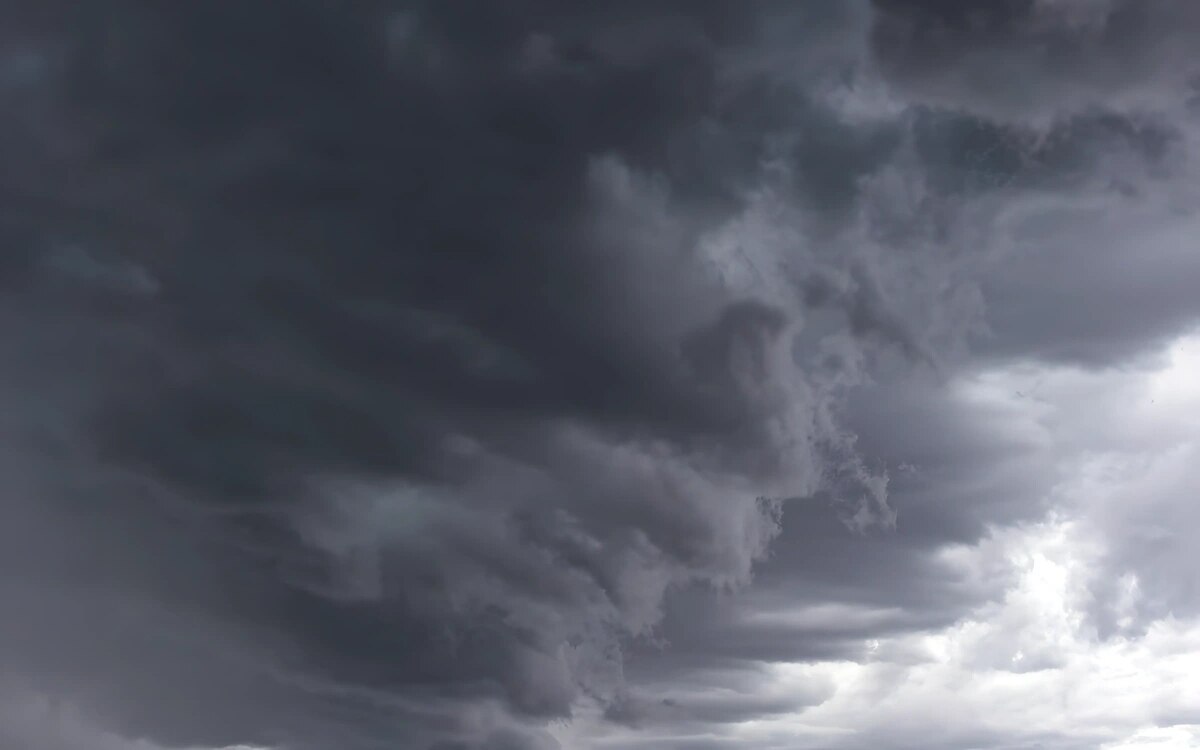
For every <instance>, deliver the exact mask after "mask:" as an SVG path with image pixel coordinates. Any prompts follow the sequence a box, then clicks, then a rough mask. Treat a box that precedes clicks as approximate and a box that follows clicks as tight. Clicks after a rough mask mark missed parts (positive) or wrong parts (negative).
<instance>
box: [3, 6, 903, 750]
mask: <svg viewBox="0 0 1200 750" xmlns="http://www.w3.org/2000/svg"><path fill="white" fill-rule="evenodd" d="M731 8H732V6H727V5H723V4H711V5H696V4H691V3H689V4H687V5H686V10H685V9H684V5H683V4H679V6H678V7H676V6H674V5H670V4H663V5H659V6H656V7H655V8H653V9H648V10H647V9H642V10H638V11H637V12H634V11H632V10H620V9H610V10H605V11H603V12H601V11H599V10H592V11H568V10H565V9H563V8H561V7H559V6H557V5H556V4H552V3H525V4H522V5H521V7H519V8H511V7H510V8H506V9H505V10H504V11H501V10H500V9H499V8H497V7H495V6H493V5H490V4H485V3H477V4H476V3H472V4H457V5H447V4H443V3H429V4H414V5H408V6H398V7H393V6H391V5H387V4H375V3H370V4H361V5H356V6H355V9H354V10H353V11H348V10H346V9H344V8H335V7H334V6H331V5H328V4H323V3H316V2H301V3H288V4H274V3H249V4H247V3H242V2H237V3H235V2H216V3H205V4H199V5H193V4H184V5H172V6H162V7H156V8H151V7H149V6H145V5H143V4H140V3H126V2H112V3H106V4H104V5H102V6H95V7H94V8H92V9H90V10H89V12H87V13H69V12H67V11H66V8H65V7H62V8H60V7H58V6H55V5H53V4H50V5H47V6H44V7H42V8H41V9H39V10H36V11H35V10H33V9H32V8H23V7H9V8H8V9H7V16H8V18H6V21H8V22H9V23H6V24H5V25H6V29H8V30H7V31H6V34H7V35H8V36H10V37H11V38H13V39H16V40H19V41H20V43H21V47H20V49H18V50H17V52H14V53H13V54H12V55H11V56H10V57H9V58H8V59H6V61H5V64H6V65H7V66H8V70H9V72H10V73H11V75H10V76H9V78H8V79H6V80H7V81H8V84H7V88H6V89H5V90H4V95H5V97H6V98H7V99H8V100H9V103H10V104H12V105H13V108H14V109H13V111H14V114H13V115H11V116H8V117H6V118H5V121H4V129H5V134H6V138H5V143H4V151H5V154H6V158H7V159H8V163H9V164H10V165H11V167H12V168H11V169H10V170H9V171H8V172H7V174H6V178H5V185H4V190H5V194H6V196H8V199H7V200H6V208H7V210H6V213H5V217H4V220H5V225H4V226H5V233H6V236H7V237H8V238H9V241H10V244H12V245H13V246H14V247H13V253H12V255H11V256H10V257H9V259H8V260H7V261H6V264H5V269H4V270H5V280H4V281H5V288H6V299H5V306H6V309H8V310H9V311H11V313H12V314H11V315H10V316H9V317H8V321H9V323H7V324H6V326H5V328H6V331H7V332H8V333H10V334H11V335H10V336H8V337H6V345H5V355H6V361H11V362H12V363H13V365H12V367H11V368H10V370H9V373H8V377H9V382H8V383H7V389H6V390H7V393H8V398H9V399H10V400H12V402H13V409H12V410H10V411H8V412H7V414H6V421H5V437H6V438H7V440H8V442H9V443H10V444H11V445H12V446H13V447H12V449H11V451H10V454H9V460H10V461H11V462H12V463H13V472H12V476H13V488H14V489H13V492H14V493H15V494H16V497H14V499H13V500H12V501H11V502H9V503H7V504H6V507H5V511H4V513H5V524H4V527H5V532H4V536H5V542H6V544H5V546H4V554H5V557H6V566H5V570H6V571H7V572H8V574H7V575H6V577H5V592H4V593H5V601H6V609H7V610H11V611H14V612H16V613H18V614H17V615H16V616H14V617H12V618H6V622H5V625H4V629H3V639H2V642H3V653H4V658H5V663H6V664H9V665H11V666H12V667H13V669H14V670H15V671H16V673H17V674H18V675H20V676H22V677H23V678H24V679H25V680H26V681H27V682H28V683H29V684H28V685H27V686H26V688H25V689H28V690H30V691H32V692H33V693H34V694H40V693H46V694H51V695H55V696H60V697H61V698H62V700H64V701H67V702H69V703H70V704H71V705H75V706H79V707H80V709H81V710H84V711H87V712H89V713H90V714H94V715H96V716H97V717H99V721H100V722H101V723H102V724H103V725H104V726H105V727H106V730H107V729H111V730H112V731H116V732H119V733H121V734H125V735H128V736H133V737H140V736H144V737H148V738H149V739H150V740H152V741H154V742H158V743H161V744H164V745H194V744H204V745H222V744H233V743H255V744H262V745H272V744H276V743H284V744H287V745H288V746H296V747H309V746H311V747H327V746H338V747H360V746H361V747H375V746H383V745H393V744H394V743H395V742H397V741H399V742H403V743H408V744H412V743H417V745H418V746H420V745H421V744H425V745H430V746H438V747H474V746H479V747H489V748H491V747H513V748H516V747H541V746H546V745H547V743H551V744H552V742H553V741H552V740H550V739H548V738H546V737H541V738H539V736H538V735H537V734H536V730H535V729H532V728H529V727H524V726H522V725H523V724H524V722H525V721H526V720H527V719H529V720H533V721H534V722H538V721H542V720H545V719H547V718H551V717H562V716H565V715H567V714H568V713H569V712H570V710H571V706H572V703H573V702H574V700H575V699H576V698H577V697H578V696H580V695H583V694H594V695H597V696H606V695H612V694H615V692H614V691H617V690H618V689H619V687H620V683H621V658H620V652H621V648H622V643H621V639H622V638H623V637H624V636H626V635H637V634H644V633H646V632H648V630H649V629H650V628H652V627H653V626H654V625H655V624H656V623H657V622H658V620H659V618H660V610H661V601H662V598H663V596H664V594H665V592H666V591H667V590H669V589H671V588H674V587H678V586H682V585H687V584H692V583H703V584H712V585H717V586H722V587H728V586H734V585H737V584H739V583H742V582H744V581H746V580H747V578H748V576H749V572H750V566H751V564H752V563H753V562H754V561H755V560H756V559H758V558H759V557H761V556H762V555H763V553H764V552H765V549H766V545H767V543H768V542H769V540H770V539H771V538H772V537H773V536H775V535H776V533H777V530H778V512H779V508H778V502H777V501H775V500H770V499H762V498H761V497H760V496H762V495H768V496H771V497H790V496H799V495H807V494H811V493H812V492H813V491H815V490H816V489H818V488H819V487H820V486H821V485H822V483H823V481H824V479H823V477H824V476H825V475H826V474H828V473H829V472H830V471H831V470H837V468H838V466H839V465H840V464H841V463H842V462H849V463H848V464H847V465H851V466H853V465H854V464H853V461H854V460H855V458H854V456H853V454H852V452H851V451H850V450H849V449H848V443H846V441H845V436H844V434H843V433H842V432H841V431H839V430H838V428H837V427H836V425H835V424H834V423H833V422H832V421H831V420H830V415H829V404H828V403H827V399H828V395H827V394H825V393H823V392H820V391H818V390H815V389H813V388H810V387H807V386H806V385H804V383H803V381H802V380H801V381H799V382H798V384H793V383H791V382H788V381H789V380H790V379H792V378H793V375H791V374H789V372H790V371H791V369H792V365H791V363H790V361H789V360H790V354H789V344H790V336H791V334H792V331H793V329H794V327H795V324H796V320H797V319H796V317H795V316H796V313H797V310H796V309H795V308H794V307H793V308H791V309H789V308H787V307H781V306H780V305H778V304H775V303H772V302H766V301H759V300H754V299H740V298H739V296H738V295H735V294H733V293H732V292H731V291H729V290H728V289H727V288H725V287H724V286H723V285H722V284H721V283H720V280H719V279H717V278H713V277H712V276H711V274H710V273H709V270H708V267H707V266H706V265H705V263H704V262H703V261H702V259H700V258H697V257H695V255H694V250H693V248H694V247H695V246H696V245H697V241H698V237H699V233H701V232H703V231H706V230H708V229H710V228H711V227H712V226H713V225H714V224H715V223H719V222H721V221H724V220H725V218H726V217H728V216H730V215H731V212H732V211H734V210H736V209H737V208H738V206H739V205H740V201H741V193H742V191H743V190H744V189H746V188H747V187H749V186H750V185H752V184H754V183H755V182H756V181H757V180H758V179H759V178H758V176H757V175H758V173H759V171H760V162H761V161H762V160H763V159H764V158H765V154H766V141H767V138H766V136H767V135H768V131H770V130H772V129H774V130H782V129H786V128H791V127H794V123H795V118H796V117H797V116H799V117H800V118H801V120H804V119H806V118H807V119H811V120H812V121H813V122H814V127H813V130H814V132H823V133H825V134H826V135H825V136H823V137H826V138H828V137H832V136H831V135H830V134H832V133H834V132H836V129H837V127H838V123H837V119H836V118H835V117H834V116H833V115H828V114H823V113H822V112H821V111H820V109H819V105H818V104H816V103H806V102H801V105H797V107H798V108H795V107H793V108H792V111H790V112H785V116H783V117H781V118H780V119H778V120H776V121H774V122H772V121H771V120H770V118H771V117H772V116H773V110H774V108H773V106H772V105H771V101H770V97H771V87H770V85H768V84H769V82H762V81H758V80H753V81H749V82H747V83H745V84H742V83H738V84H737V85H736V87H734V88H729V86H728V85H726V86H725V87H724V88H722V87H721V81H720V75H719V74H720V66H721V65H722V64H723V63H722V62H721V61H722V60H723V59H724V58H725V57H729V56H735V55H737V54H742V53H744V50H745V49H747V48H748V47H749V46H750V45H751V44H752V43H753V41H754V39H755V38H756V35H757V34H758V33H759V27H760V26H761V25H762V20H763V19H762V18H761V17H760V16H758V14H757V13H756V12H752V11H751V10H737V11H733V10H731ZM818 20H819V19H818ZM841 22H842V21H841V20H840V19H839V17H838V14H830V15H829V17H828V18H827V19H826V21H824V23H825V24H826V27H828V25H829V24H837V23H841ZM821 30H822V27H820V26H818V27H816V28H814V29H813V30H812V32H810V33H814V34H819V33H821ZM801 98H802V97H801ZM781 103H782V99H781ZM789 106H790V105H789ZM780 109H784V110H786V109H788V107H784V106H781V107H780ZM821 118H824V119H821ZM873 143H874V141H873V139H872V138H871V137H868V138H867V139H866V140H865V141H863V144H864V145H863V146H862V148H859V147H850V148H848V149H846V150H842V151H839V152H835V153H832V154H828V155H825V156H822V155H820V154H818V153H817V152H814V151H811V150H809V151H804V150H803V149H801V150H800V151H798V152H797V153H796V159H797V160H798V163H799V164H800V167H801V170H800V172H799V174H801V175H806V174H810V175H811V179H812V180H814V181H813V182H812V183H810V184H809V185H808V187H803V186H801V190H802V192H803V191H804V190H807V191H808V192H810V193H811V194H813V195H818V196H826V195H832V193H829V192H828V191H826V190H825V185H824V179H823V178H821V176H820V175H821V174H822V173H825V174H838V175H840V174H842V173H843V171H844V170H843V168H842V167H840V166H839V164H842V163H844V164H845V168H846V169H849V170H850V171H852V172H864V171H868V170H869V169H870V168H871V164H872V163H873V161H874V160H875V159H877V158H878V156H877V155H876V154H877V152H878V154H882V153H884V152H883V151H880V149H879V147H877V146H875V145H872V144H873ZM710 157H719V158H720V159H721V162H720V168H719V170H717V171H716V173H713V174H710V175H707V176H706V174H704V173H703V171H702V170H703V169H705V168H708V167H709V166H711V165H712V164H713V162H712V160H711V159H710ZM697 170H701V171H697ZM806 170H807V171H806ZM850 190H851V185H850V183H848V182H847V183H845V184H843V185H841V186H840V187H839V188H837V189H836V191H835V192H837V193H838V195H839V196H841V197H838V198H837V200H839V201H842V202H845V201H846V200H848V199H849V197H848V192H849V191H850ZM820 200H827V198H825V197H822V198H821V199H820ZM860 285H861V284H860ZM864 289H865V290H866V293H867V294H868V295H869V296H868V297H863V298H862V299H863V300H864V302H863V303H856V304H857V306H856V307H852V308H851V313H850V314H851V316H852V317H854V321H855V322H854V325H855V326H856V327H857V328H858V329H861V330H862V332H863V333H864V334H865V333H868V332H869V331H870V330H875V329H878V331H879V332H881V333H883V334H885V335H884V338H887V337H889V336H893V335H894V334H895V332H894V331H892V330H891V329H890V328H888V326H890V325H891V324H890V323H883V324H882V325H883V326H884V328H882V329H881V328H879V325H881V324H880V323H875V322H871V321H873V320H876V319H878V320H884V319H883V318H879V316H878V313H879V310H878V309H877V307H878V305H877V304H876V302H875V301H874V300H875V297H874V296H870V295H874V292H873V291H872V289H873V288H872V287H870V286H867V287H864ZM864 305H865V306H864ZM873 327H874V328H873ZM796 374H800V373H798V372H797V373H796ZM839 446H840V447H839ZM856 476H861V477H862V478H863V479H866V478H867V476H866V474H865V473H864V472H863V471H862V470H861V469H854V470H853V471H852V476H850V478H849V480H848V481H847V480H846V479H845V478H843V479H842V480H839V481H840V482H841V485H840V486H839V489H851V490H852V489H853V484H854V482H855V481H858V480H856V479H855V478H854V477H856ZM852 494H853V493H852ZM851 499H853V498H851ZM876 500H877V501H882V497H877V498H876ZM83 623H86V626H83ZM729 710H730V711H734V713H736V712H737V711H738V710H739V709H737V708H736V707H734V708H731V709H729ZM717 714H719V715H714V716H716V718H718V719H719V718H720V717H721V716H726V715H727V714H728V715H730V716H732V715H733V714H729V712H728V711H726V712H725V713H721V712H720V711H718V712H717ZM435 743H442V744H435ZM446 743H449V744H446Z"/></svg>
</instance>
